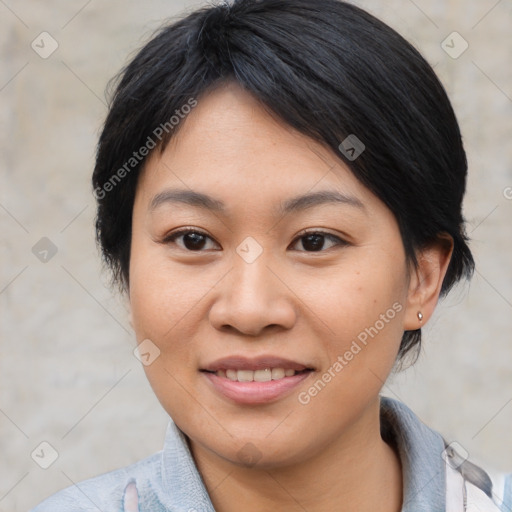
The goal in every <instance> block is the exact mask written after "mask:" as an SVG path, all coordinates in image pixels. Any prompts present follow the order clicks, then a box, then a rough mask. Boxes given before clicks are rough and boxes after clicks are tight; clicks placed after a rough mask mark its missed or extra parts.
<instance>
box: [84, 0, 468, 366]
mask: <svg viewBox="0 0 512 512" xmlns="http://www.w3.org/2000/svg"><path fill="white" fill-rule="evenodd" d="M228 82H235V83H237V84H238V85H240V86H241V87H243V88H244V89H245V90H246V91H248V92H249V93H251V94H252V95H253V96H254V97H255V98H256V99H258V100H259V101H260V103H261V105H262V106H263V107H264V108H265V109H267V110H268V111H269V112H270V113H272V115H276V116H278V118H280V119H282V120H283V121H284V122H285V123H287V124H288V125H290V126H291V127H293V128H295V129H296V130H298V131H299V132H301V133H303V134H305V135H307V136H310V137H311V138H313V139H314V140H317V141H319V142H321V143H322V144H324V145H325V146H327V147H329V148H331V149H332V150H333V151H335V152H337V154H338V155H339V157H340V158H341V159H342V160H344V162H345V163H346V165H347V166H348V167H349V169H350V170H351V172H352V173H353V174H354V176H355V177H356V178H357V179H358V180H359V181H360V182H361V183H362V184H364V185H365V186H366V187H367V188H368V189H370V190H371V191H372V192H373V193H374V194H375V195H376V196H377V197H379V198H380V199H381V200H382V201H383V202H384V203H385V204H386V205H387V206H388V207H389V208H390V210H391V211H392V212H393V214H394V215H395V217H396V219H397V222H398V225H399V227H400V232H401V236H402V240H403V244H404V249H405V253H406V255H407V258H408V260H409V261H411V262H413V263H414V264H416V263H417V262H416V258H415V251H416V250H418V249H421V248H422V247H425V246H426V245H427V244H428V243H429V242H432V241H435V240H438V239H439V237H440V236H441V235H442V234H448V235H450V236H451V237H452V238H453V241H454V250H453V254H452V258H451V261H450V264H449V267H448V271H447V273H446V276H445V278H444V281H443V284H442V290H441V294H442V295H444V294H446V293H447V292H448V290H449V289H450V288H451V287H452V286H453V285H454V284H455V283H456V282H457V281H459V280H460V279H461V278H462V277H468V278H469V277H470V276H471V274H472V272H473V270H474V261H473V257H472V255H471V251H470V249H469V247H468V245H467V240H468V239H467V237H466V234H465V229H464V219H463V216H462V199H463V196H464V192H465V188H466V175H467V160H466V154H465V151H464V148H463V144H462V139H461V134H460V130H459V126H458V123H457V119H456V116H455V113H454V111H453V109H452V106H451V104H450V101H449V99H448V97H447V94H446V92H445V90H444V88H443V86H442V84H441V83H440V81H439V79H438V78H437V76H436V74H435V72H434V71H433V69H432V68H431V66H430V65H429V64H428V63H427V62H426V60H425V59H424V58H423V57H422V56H421V55H420V53H419V52H418V51H417V50H416V49H415V48H414V47H413V46H412V45H411V44H409V43H408V42H407V41H406V40H405V39H404V38H403V37H402V36H400V35H399V34H398V33H397V32H396V31H395V30H393V29H392V28H390V27H389V26H388V25H386V24H385V23H383V22H381V21H380V20H378V19H377V18H375V17H374V16H372V15H370V14H369V13H367V12H366V11H364V10H362V9H360V8H358V7H356V6H354V5H352V4H349V3H346V2H342V1H338V0H234V1H232V2H230V3H227V2H225V3H223V4H220V5H216V6H211V5H210V6H208V7H203V8H201V9H199V10H196V11H194V12H191V13H190V14H188V15H187V16H186V17H184V18H182V19H179V20H178V21H174V22H172V23H170V24H166V25H165V26H163V27H162V28H160V29H159V30H158V31H157V33H156V34H154V35H153V36H152V38H151V39H150V40H149V42H148V43H147V44H146V45H145V46H144V47H143V48H142V49H140V51H138V53H137V54H136V55H135V57H134V58H133V59H132V60H131V61H130V62H129V64H128V65H127V66H126V67H125V68H124V69H123V70H122V71H121V72H120V73H119V75H117V76H116V77H115V85H114V87H115V90H114V93H113V95H112V98H111V101H110V104H109V111H108V115H107V118H106V121H105V124H104V127H103V130H102V133H101V136H100V138H99V143H98V148H97V157H96V165H95V169H94V173H93V177H92V183H93V188H94V195H95V197H96V199H97V217H96V236H97V241H98V243H99V245H100V247H101V250H102V254H103V260H104V263H105V264H106V265H107V266H108V267H109V268H110V270H111V271H112V277H113V283H114V284H116V283H117V284H118V285H119V286H120V289H121V290H123V291H127V290H128V288H129V261H130V243H131V223H132V210H133V204H134V198H135V190H136V186H137V177H138V176H139V174H140V171H141V169H142V168H143V166H144V162H145V160H146V158H147V154H148V152H151V151H153V150H155V149H159V150H162V151H163V149H164V148H165V147H166V144H167V143H168V142H169V140H170V139H171V137H172V136H173V135H174V134H175V133H177V131H178V129H179V126H180V123H179V119H178V116H179V117H183V115H184V112H185V113H186V112H187V110H186V109H185V107H184V106H185V105H191V104H193V103H192V102H196V101H198V100H200V97H201V95H203V94H205V93H206V92H207V91H210V90H212V89H213V88H216V87H219V86H222V85H223V84H226V83H228ZM188 110H190V108H188ZM177 119H178V122H176V120H177ZM350 135H355V136H356V137H357V139H358V140H359V141H361V142H362V143H363V144H364V146H365V149H364V151H363V153H362V154H360V156H359V157H358V158H356V159H353V158H351V155H352V154H353V153H354V151H352V153H347V152H346V151H340V143H342V142H343V141H345V140H346V139H347V137H349V136H350ZM344 147H345V146H343V145H342V146H341V148H344ZM139 149H140V151H139ZM143 149H145V150H144V151H143ZM420 341H421V330H420V329H418V330H414V331H406V332H405V333H404V335H403V339H402V343H401V346H400V351H399V354H398V355H399V357H398V360H402V359H403V356H404V355H405V354H406V353H409V352H410V350H411V349H412V348H413V347H415V346H417V348H419V346H420Z"/></svg>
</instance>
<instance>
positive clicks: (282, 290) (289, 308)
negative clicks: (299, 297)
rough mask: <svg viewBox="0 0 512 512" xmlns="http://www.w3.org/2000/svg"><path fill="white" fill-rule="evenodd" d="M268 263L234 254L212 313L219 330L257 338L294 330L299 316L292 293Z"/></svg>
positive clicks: (211, 316)
mask: <svg viewBox="0 0 512 512" xmlns="http://www.w3.org/2000/svg"><path fill="white" fill-rule="evenodd" d="M269 263H270V262H269V261H268V259H267V258H265V257H264V256H263V255H261V256H260V257H259V258H258V259H257V260H256V261H254V262H252V263H247V262H246V261H244V260H243V259H242V258H240V257H239V256H238V255H235V258H234V268H233V269H232V270H231V272H229V273H228V275H227V276H226V277H225V278H224V279H223V280H222V281H221V282H220V283H219V284H218V285H217V287H216V288H217V293H218V295H217V297H216V300H215V302H214V304H213V306H212V307H211V309H210V312H209V319H210V323H211V324H212V325H213V326H214V327H215V328H216V329H218V330H222V331H233V330H234V331H238V332H239V333H242V334H245V335H248V336H253V337H255V336H261V335H264V334H265V333H266V331H271V330H274V329H278V328H282V329H291V328H292V327H293V325H294V324H295V322H296V317H297V314H296V308H295V307H294V302H293V297H294V295H293V292H292V291H290V288H289V287H288V286H287V285H286V280H285V279H283V276H281V275H279V273H278V272H276V270H274V269H273V268H270V266H269Z"/></svg>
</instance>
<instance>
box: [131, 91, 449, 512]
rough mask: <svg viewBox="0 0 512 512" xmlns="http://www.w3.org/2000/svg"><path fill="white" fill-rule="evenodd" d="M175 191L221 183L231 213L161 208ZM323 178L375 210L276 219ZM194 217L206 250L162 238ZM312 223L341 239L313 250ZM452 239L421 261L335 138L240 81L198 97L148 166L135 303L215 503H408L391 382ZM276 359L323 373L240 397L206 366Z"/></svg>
mask: <svg viewBox="0 0 512 512" xmlns="http://www.w3.org/2000/svg"><path fill="white" fill-rule="evenodd" d="M170 188H180V189H187V190H193V191H196V192H201V193H204V194H208V195H210V196H212V197H213V198H215V199H217V200H221V201H223V202H224V203H225V205H226V211H225V212H224V213H220V212H212V211H209V210H207V209H204V208H199V207H197V206H192V205H187V204H182V203H178V202H174V203H170V202H168V203H163V204H161V205H160V206H158V207H157V208H156V209H154V210H152V209H151V207H150V205H151V202H152V200H153V198H154V197H155V196H156V195H157V194H159V193H161V192H162V191H164V190H166V189H170ZM319 190H329V191H338V192H340V193H342V194H344V195H345V196H350V197H352V198H356V199H357V200H358V201H359V202H360V203H361V204H362V207H361V206H355V205H353V204H345V203H328V204H322V205H316V206H312V207H310V208H308V209H304V210H301V211H297V212H293V213H289V214H287V215H279V214H276V211H275V209H276V208H277V207H279V206H280V204H281V203H282V202H284V201H286V200H288V199H290V198H292V197H295V196H298V195H301V194H305V193H308V192H317V191H319ZM184 227H189V228H190V229H191V231H194V230H195V232H197V231H199V232H200V233H204V234H206V238H204V239H200V240H202V241H203V246H201V245H200V244H199V246H197V245H196V246H194V245H193V243H192V244H191V243H190V237H187V236H185V237H184V236H181V237H179V238H177V239H175V240H174V241H167V242H163V241H164V239H165V238H166V236H167V235H169V234H170V233H173V232H175V231H176V230H177V229H178V228H184ZM310 228H311V229H312V230H314V231H324V232H327V233H328V234H331V235H334V236H336V237H339V240H338V241H337V240H336V239H330V238H329V237H327V236H326V237H325V238H324V239H323V246H322V243H321V241H322V239H320V248H321V250H317V251H315V250H313V249H311V244H309V245H308V241H307V240H306V239H305V238H303V237H304V234H303V233H302V231H303V230H304V229H308V230H310ZM248 236H250V237H253V238H254V239H255V240H256V241H257V243H258V244H259V245H260V247H261V248H262V251H263V252H262V253H261V255H260V256H259V257H258V258H257V259H256V260H255V261H254V262H252V263H247V262H246V261H245V260H244V259H243V258H241V257H240V256H239V254H237V252H236V249H237V247H238V246H239V245H240V244H241V242H242V241H243V240H244V239H245V238H246V237H248ZM185 244H187V245H185ZM187 247H188V248H187ZM190 247H192V248H193V249H194V248H196V247H199V249H197V248H196V250H191V249H190ZM451 251H452V248H451V241H450V240H448V241H447V240H446V239H445V240H444V241H443V242H442V243H441V242H439V243H436V244H433V245H432V246H430V247H427V248H425V249H424V250H423V251H422V252H421V253H418V260H419V264H418V267H417V268H413V267H412V266H411V265H410V264H409V262H408V261H407V260H406V257H405V253H404V248H403V243H402V240H401V236H400V232H399V229H398V225H397V222H396V219H395V218H394V215H393V214H392V213H391V211H390V210H389V209H388V208H387V207H386V206H385V205H384V204H383V203H382V202H381V201H380V200H379V199H378V198H377V197H376V196H375V195H373V194H372V193H371V192H370V191H369V190H368V189H366V188H365V187H364V186H363V185H362V184H361V183H359V182H358V181H357V179H356V178H355V177H354V176H353V175H352V174H351V173H350V171H349V170H348V168H347V167H346V166H345V165H344V163H343V161H342V160H341V159H339V158H338V156H337V155H336V154H334V153H333V152H332V151H331V150H330V149H328V148H326V147H324V146H322V145H321V144H319V143H318V142H315V141H313V140H311V139H309V138H308V137H306V136H304V135H302V134H299V133H297V132H296V131H294V130H293V129H292V128H290V127H289V126H287V125H285V124H284V123H283V122H281V121H279V120H277V119H275V118H274V117H273V116H271V115H269V114H268V113H267V112H266V111H265V110H264V109H263V108H262V107H261V105H260V104H259V103H258V102H257V101H256V100H255V99H254V98H253V97H252V96H251V95H249V94H248V93H247V92H244V91H243V90H242V89H240V88H239V87H238V86H236V85H234V84H228V85H226V84H225V85H224V86H222V87H220V88H218V89H216V90H214V91H212V92H210V93H208V94H207V95H205V96H204V97H202V98H200V100H199V103H198V106H197V107H196V108H194V109H193V110H192V112H191V113H190V114H189V115H188V116H187V118H186V120H185V121H182V125H181V126H180V130H179V131H178V133H177V134H176V135H175V137H174V138H173V139H172V140H171V142H170V144H169V145H168V146H167V148H166V149H165V151H164V152H163V153H160V152H153V153H152V155H151V156H150V157H149V160H148V161H147V163H146V166H145V169H144V171H143V172H142V174H141V176H140V178H139V183H138V186H137V192H136V198H135V204H134V209H133V231H132V243H131V259H130V271H129V272H130V273H129V278H130V290H129V300H130V308H131V315H132V325H133V327H134V330H135V333H136V337H137V341H138V342H139V343H140V342H141V341H142V340H145V339H150V340H151V341H152V342H153V343H154V344H155V345H156V346H158V348H159V350H160V356H159V357H158V358H156V359H155V361H154V362H153V363H152V364H151V365H148V366H145V371H146V374H147V377H148V379H149V382H150V384H151V386H152V388H153V390H154V392H155V394H156V396H157V397H158V399H159V400H160V402H161V404H162V406H163V407H164V409H165V410H166V411H167V412H168V414H169V415H170V416H172V418H173V420H174V421H175V423H176V424H177V425H178V427H179V428H180V429H181V430H182V431H183V432H184V433H185V434H186V435H187V436H188V442H189V447H190V449H191V452H192V454H193V457H194V459H195V461H196V464H197V466H198V468H199V471H200V472H201V475H202V477H203V480H204V482H205V484H206V486H207V488H208V490H209V493H210V496H211V499H212V502H213V504H214V507H215V509H216V510H217V511H219V512H231V511H235V510H237V511H239V510H244V511H247V512H251V511H261V510H267V509H270V508H269V507H272V509H275V510H282V511H299V510H307V511H308V512H320V511H332V510H339V511H342V510H358V511H362V512H365V511H370V510H371V511H374V510H380V511H383V512H396V511H398V510H400V509H401V504H402V473H401V467H400V462H399V459H398V457H397V454H396V453H395V452H394V450H393V449H392V448H391V447H390V446H388V445H387V444H386V443H385V442H384V441H383V440H382V438H381V436H380V423H379V392H380V390H381V388H382V386H383V383H384V382H385V380H386V378H387V377H388V375H389V374H390V372H391V370H392V367H393V363H394V362H395V359H396V355H397V352H398V349H399V345H400V340H401V338H402V334H403V332H404V330H411V329H417V328H419V327H421V325H423V324H425V322H426V321H428V319H429V317H430V316H431V314H432V312H433V309H434V307H435V305H436V303H437V300H438V296H439V292H440V287H441V284H442V280H443V277H444V275H445V272H446V269H447V266H448V263H449V259H450V256H451ZM397 303H398V304H399V305H400V306H401V310H400V311H398V312H396V315H395V316H394V318H393V319H392V320H389V321H388V322H387V323H386V324H385V327H384V328H382V329H381V330H379V332H378V334H377V335H375V336H374V337H373V338H371V339H370V340H369V342H368V344H367V345H366V346H365V347H364V348H363V349H362V350H361V351H360V352H359V353H358V354H357V355H355V356H354V357H353V359H352V360H351V361H350V362H349V363H348V364H347V365H346V366H344V368H343V370H342V371H340V372H338V373H336V376H335V377H334V378H332V380H331V381H330V382H329V383H328V385H326V386H325V388H324V389H323V390H322V391H321V392H320V393H318V394H317V395H316V396H314V397H313V398H311V400H310V402H309V403H308V404H306V405H303V404H301V403H300V402H299V401H298V394H299V392H301V391H307V390H308V389H309V388H310V387H311V385H312V384H313V383H314V382H315V381H316V380H317V379H318V378H320V377H321V376H322V374H324V373H325V372H327V371H328V369H329V368H330V367H332V365H333V363H334V362H335V361H336V360H337V358H338V356H339V355H343V354H344V353H345V352H346V351H347V350H348V349H349V348H350V346H351V343H352V341H353V340H354V339H356V338H357V335H358V334H359V333H361V332H362V331H364V330H365V328H368V327H370V326H374V325H375V323H376V321H377V320H378V319H379V318H380V315H381V314H384V313H385V312H386V311H387V310H388V309H389V308H391V307H392V305H393V304H397ZM418 311H421V312H422V313H423V321H422V322H420V321H419V320H418V317H417V313H418ZM268 354H272V355H276V356H280V357H284V358H288V359H292V360H294V361H298V362H301V363H307V365H308V366H312V367H314V368H315V371H314V372H312V373H311V374H310V375H309V376H308V377H307V379H306V380H305V381H303V382H302V383H301V384H300V385H299V386H298V388H297V389H295V390H293V392H291V393H289V394H287V395H286V396H284V397H282V398H280V399H278V400H276V401H273V402H272V403H263V404H259V405H239V404H236V403H234V402H233V401H231V400H229V399H228V398H226V397H224V396H222V395H220V394H219V393H218V392H216V391H215V390H214V389H213V387H212V386H211V385H210V383H209V381H208V379H206V378H205V375H204V374H203V373H201V372H200V371H199V370H200V369H201V368H203V367H204V366H205V365H206V364H208V363H211V362H213V361H214V360H216V359H218V358H220V357H226V356H230V355H245V356H249V357H252V356H259V355H268ZM249 443H251V445H249ZM251 450H252V451H251ZM247 453H249V455H250V454H251V453H253V454H255V455H254V457H253V461H252V462H251V461H248V460H247V457H244V456H242V455H243V454H245V455H247ZM254 460H257V462H256V464H254Z"/></svg>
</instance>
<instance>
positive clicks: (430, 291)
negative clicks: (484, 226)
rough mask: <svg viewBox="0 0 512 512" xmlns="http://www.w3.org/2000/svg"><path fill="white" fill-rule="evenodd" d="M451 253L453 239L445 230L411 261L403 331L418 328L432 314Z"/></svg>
mask: <svg viewBox="0 0 512 512" xmlns="http://www.w3.org/2000/svg"><path fill="white" fill-rule="evenodd" d="M452 253H453V238H452V237H451V236H450V235H448V234H445V233H442V234H440V235H439V237H438V238H437V240H435V241H433V242H431V243H430V244H428V245H427V246H425V247H424V248H423V249H421V250H419V251H418V252H417V253H416V258H417V261H418V264H417V266H416V267H414V266H413V265H412V264H411V265H412V266H411V269H410V280H409V291H408V295H407V307H406V312H405V319H404V330H406V331H413V330H416V329H420V328H421V327H422V326H423V325H425V324H426V323H427V322H428V320H429V318H430V317H431V316H432V314H433V312H434V309H435V307H436V304H437V301H438V299H439V294H440V293H441V286H442V284H443V280H444V276H445V275H446V271H447V270H448V265H449V263H450V259H451V257H452ZM418 313H421V315H423V317H422V318H421V319H420V318H418Z"/></svg>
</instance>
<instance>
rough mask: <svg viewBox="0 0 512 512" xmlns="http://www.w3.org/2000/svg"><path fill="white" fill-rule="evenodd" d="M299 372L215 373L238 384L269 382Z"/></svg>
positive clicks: (280, 370) (279, 370)
mask: <svg viewBox="0 0 512 512" xmlns="http://www.w3.org/2000/svg"><path fill="white" fill-rule="evenodd" d="M296 373H297V372H296V371H295V370H290V369H288V370H285V369H284V368H265V369H263V370H256V371H253V370H218V371H217V372H215V375H217V377H226V378H228V379H229V380H233V381H238V382H253V381H255V382H268V381H270V380H278V379H283V378H284V377H292V376H293V375H295V374H296Z"/></svg>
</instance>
